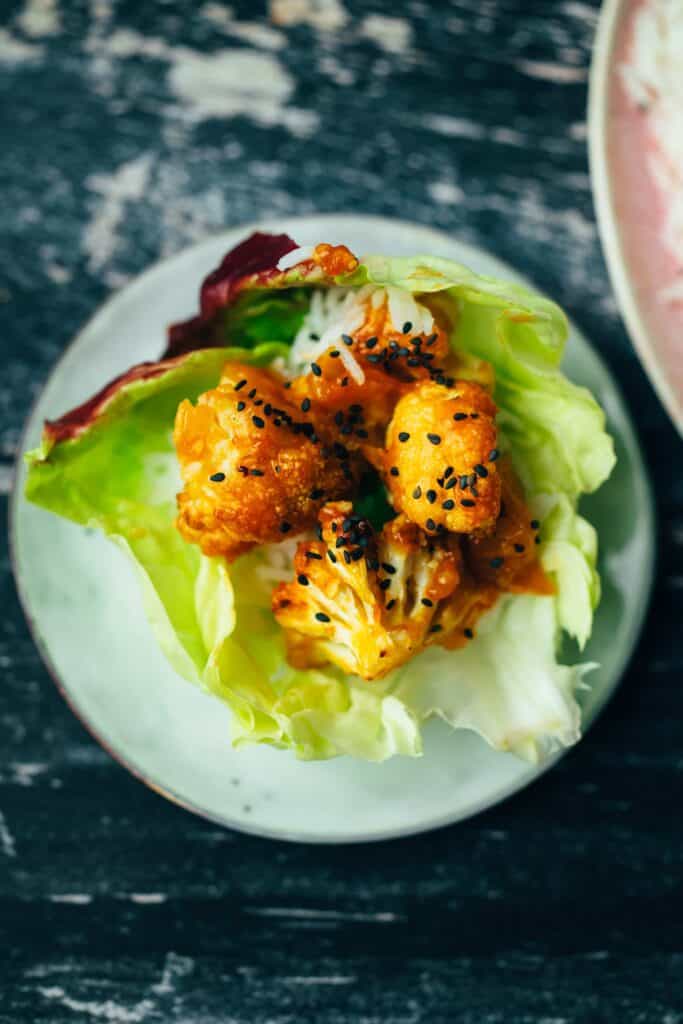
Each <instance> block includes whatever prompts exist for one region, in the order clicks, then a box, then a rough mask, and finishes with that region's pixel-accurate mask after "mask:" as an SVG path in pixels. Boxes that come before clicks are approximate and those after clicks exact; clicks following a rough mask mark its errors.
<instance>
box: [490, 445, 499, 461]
mask: <svg viewBox="0 0 683 1024" xmlns="http://www.w3.org/2000/svg"><path fill="white" fill-rule="evenodd" d="M499 455H500V452H499V451H498V449H497V448H492V449H491V451H490V452H489V462H495V461H496V459H497V458H498V456H499Z"/></svg>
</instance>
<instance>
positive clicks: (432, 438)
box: [427, 434, 441, 444]
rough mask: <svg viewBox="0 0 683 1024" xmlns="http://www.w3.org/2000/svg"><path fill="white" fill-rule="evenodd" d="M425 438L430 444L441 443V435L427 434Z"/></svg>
mask: <svg viewBox="0 0 683 1024" xmlns="http://www.w3.org/2000/svg"><path fill="white" fill-rule="evenodd" d="M427 440H428V441H431V442H432V444H441V437H440V436H439V434H427Z"/></svg>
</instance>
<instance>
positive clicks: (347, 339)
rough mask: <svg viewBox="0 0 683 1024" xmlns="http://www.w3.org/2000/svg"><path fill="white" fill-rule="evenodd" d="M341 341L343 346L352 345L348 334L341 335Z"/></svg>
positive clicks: (351, 339)
mask: <svg viewBox="0 0 683 1024" xmlns="http://www.w3.org/2000/svg"><path fill="white" fill-rule="evenodd" d="M341 340H342V341H343V342H344V344H345V345H353V338H352V337H351V336H350V335H348V334H342V336H341Z"/></svg>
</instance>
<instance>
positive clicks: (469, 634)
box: [463, 629, 474, 640]
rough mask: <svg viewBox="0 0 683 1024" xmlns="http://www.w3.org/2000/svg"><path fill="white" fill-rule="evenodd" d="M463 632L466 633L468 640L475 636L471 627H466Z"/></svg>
mask: <svg viewBox="0 0 683 1024" xmlns="http://www.w3.org/2000/svg"><path fill="white" fill-rule="evenodd" d="M463 632H464V634H465V636H466V637H467V639H468V640H471V639H472V637H473V636H474V633H473V632H472V630H471V629H465V630H463Z"/></svg>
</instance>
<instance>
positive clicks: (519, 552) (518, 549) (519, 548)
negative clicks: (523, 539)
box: [515, 544, 524, 555]
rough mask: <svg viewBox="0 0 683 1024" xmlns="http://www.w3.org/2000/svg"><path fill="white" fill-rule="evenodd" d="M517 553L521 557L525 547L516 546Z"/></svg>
mask: <svg viewBox="0 0 683 1024" xmlns="http://www.w3.org/2000/svg"><path fill="white" fill-rule="evenodd" d="M515 551H516V552H517V553H518V554H519V555H521V553H522V551H524V545H523V544H515Z"/></svg>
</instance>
